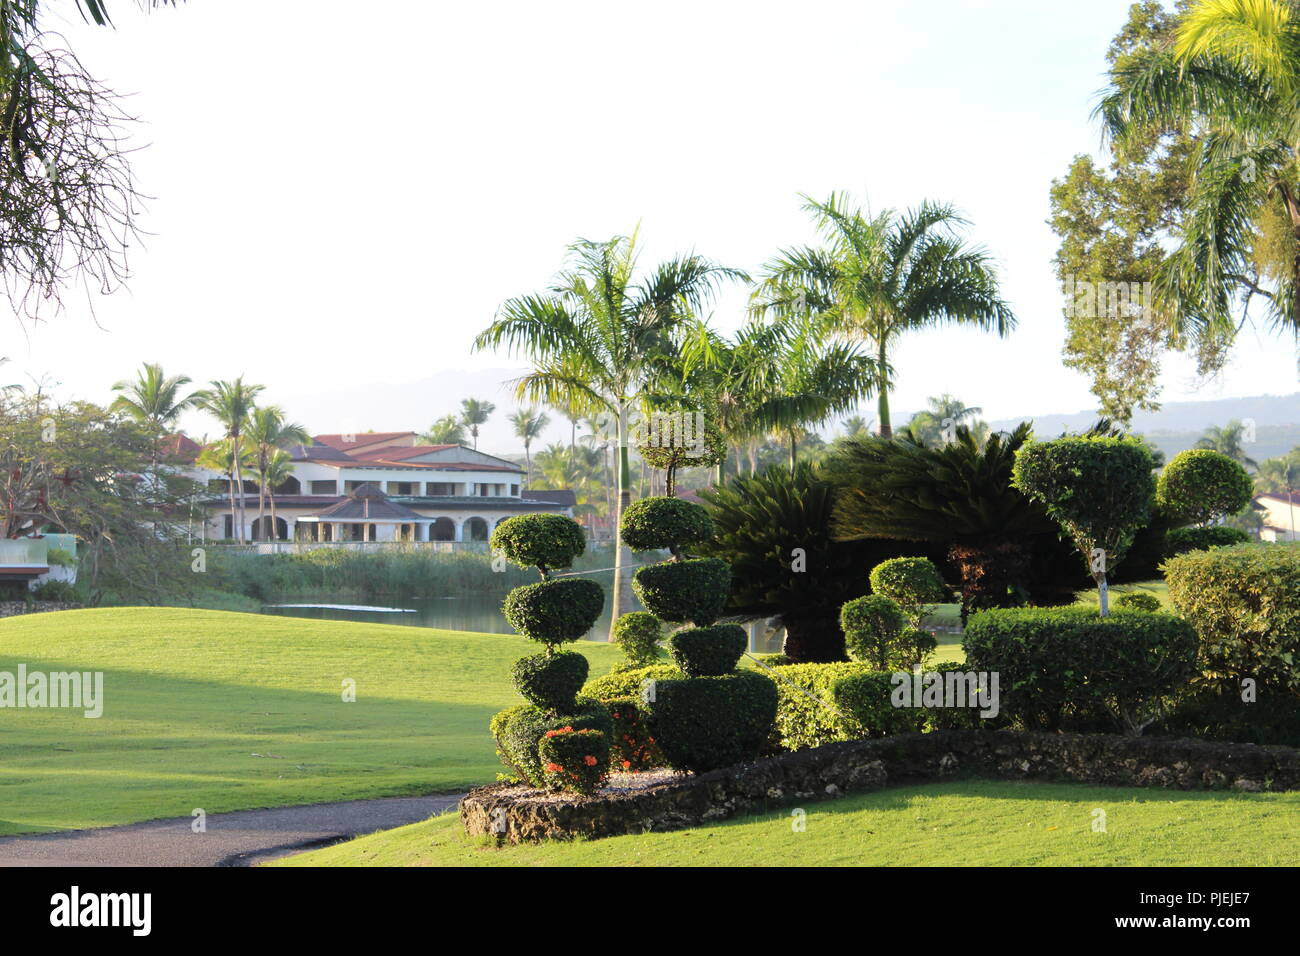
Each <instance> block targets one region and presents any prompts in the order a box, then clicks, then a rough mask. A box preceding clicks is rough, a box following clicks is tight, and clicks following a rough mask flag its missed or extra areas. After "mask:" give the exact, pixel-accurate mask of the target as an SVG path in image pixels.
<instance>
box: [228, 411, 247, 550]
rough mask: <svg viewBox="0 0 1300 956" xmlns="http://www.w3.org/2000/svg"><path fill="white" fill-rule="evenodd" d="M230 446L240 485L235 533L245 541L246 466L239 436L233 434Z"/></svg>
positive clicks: (236, 479) (240, 540) (236, 476)
mask: <svg viewBox="0 0 1300 956" xmlns="http://www.w3.org/2000/svg"><path fill="white" fill-rule="evenodd" d="M230 447H231V448H232V449H234V455H235V484H236V485H238V486H239V528H238V529H237V532H236V534H235V540H236V541H237V542H238V543H240V544H243V543H244V468H243V465H242V464H241V462H240V460H239V436H238V435H232V436H231V439H230Z"/></svg>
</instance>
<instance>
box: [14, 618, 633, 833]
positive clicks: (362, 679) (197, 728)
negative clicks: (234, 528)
mask: <svg viewBox="0 0 1300 956" xmlns="http://www.w3.org/2000/svg"><path fill="white" fill-rule="evenodd" d="M535 649H536V648H535V645H533V644H532V643H531V642H529V641H526V640H524V639H523V638H520V637H515V636H509V635H496V634H468V633H458V632H451V631H438V630H433V629H426V628H418V627H397V626H392V625H382V624H357V623H351V622H339V621H317V620H304V619H296V618H287V617H272V616H262V615H254V614H234V613H228V612H222V611H196V610H190V609H175V608H104V609H95V610H84V611H63V612H59V613H53V614H33V615H29V616H22V617H17V618H7V619H4V620H0V670H3V671H10V672H15V671H16V670H17V667H18V665H19V664H26V665H27V668H28V671H29V672H31V671H36V670H43V671H51V670H59V671H62V670H79V671H85V670H90V671H103V672H104V697H105V706H104V715H103V716H102V717H100V718H98V719H88V718H86V717H83V716H82V714H81V712H80V711H70V710H55V709H44V710H36V709H24V710H18V709H12V708H6V709H0V834H7V833H20V832H27V831H40V830H46V829H63V828H75V827H87V826H105V825H109V824H115V823H127V822H133V821H138V820H147V819H152V818H158V817H169V816H186V815H189V814H190V812H191V811H192V810H194V809H195V808H196V807H202V808H203V809H204V810H206V811H207V812H209V813H215V812H219V811H222V810H235V809H245V808H249V807H269V806H277V805H287V804H294V803H314V802H319V801H326V800H343V799H349V798H360V797H377V796H387V795H396V794H411V793H429V792H433V791H449V790H461V789H465V788H467V787H470V786H475V785H479V784H483V783H486V782H490V781H492V780H493V779H495V776H496V773H497V771H498V769H499V764H498V762H497V759H496V756H495V753H494V747H493V744H492V740H491V738H490V737H489V736H488V733H487V724H488V719H489V718H490V717H491V715H492V714H493V713H494V712H496V711H498V710H500V709H501V708H502V707H504V706H506V705H507V704H510V703H512V702H517V701H519V699H520V698H519V697H518V695H517V693H516V692H515V690H514V689H513V687H512V686H511V683H510V665H511V663H512V662H513V661H515V660H516V659H517V658H519V657H521V656H522V655H523V654H525V653H529V652H531V651H534V650H535ZM579 649H580V650H581V651H582V652H583V653H585V654H586V655H587V656H588V657H589V658H590V659H591V661H592V673H593V674H601V673H605V672H606V671H607V670H608V669H609V667H610V665H612V664H613V662H614V661H615V660H616V659H617V658H618V656H619V652H618V650H617V649H616V648H614V647H612V646H608V645H601V644H589V643H585V642H584V643H582V644H580V645H579ZM345 678H350V679H352V680H354V681H355V682H356V702H355V703H344V702H343V700H342V690H343V680H344V679H345Z"/></svg>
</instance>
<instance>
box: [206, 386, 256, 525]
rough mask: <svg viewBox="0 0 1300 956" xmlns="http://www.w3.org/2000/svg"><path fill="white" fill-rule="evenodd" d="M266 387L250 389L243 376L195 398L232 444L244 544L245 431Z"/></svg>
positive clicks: (236, 509)
mask: <svg viewBox="0 0 1300 956" xmlns="http://www.w3.org/2000/svg"><path fill="white" fill-rule="evenodd" d="M263 388H265V386H263V385H250V384H247V383H245V382H244V377H243V376H242V375H241V376H239V377H238V378H236V379H233V380H231V381H225V380H221V379H218V380H216V381H214V382H212V387H211V388H208V389H204V390H203V391H201V392H198V393H196V395H195V404H196V406H197V407H198V408H201V409H203V410H204V411H205V412H207V413H208V414H209V415H211V416H212V417H213V418H215V419H216V420H217V421H218V422H220V423H221V427H222V428H223V429H225V437H226V438H227V439H228V440H229V441H230V449H231V457H232V460H233V463H234V466H235V482H236V485H237V486H238V488H239V501H238V504H236V501H235V487H236V485H232V486H231V491H230V510H231V513H232V514H234V515H236V516H237V517H236V524H237V525H238V527H237V528H236V529H235V540H236V541H238V542H239V543H240V544H243V543H244V462H243V455H244V443H243V439H244V429H245V428H246V427H247V425H248V418H249V415H250V414H251V413H252V411H253V408H254V404H255V402H256V400H257V395H258V393H259V392H261V391H262V389H263Z"/></svg>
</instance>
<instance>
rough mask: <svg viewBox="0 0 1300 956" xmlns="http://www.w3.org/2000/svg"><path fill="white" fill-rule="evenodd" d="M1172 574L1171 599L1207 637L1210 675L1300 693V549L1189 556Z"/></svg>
mask: <svg viewBox="0 0 1300 956" xmlns="http://www.w3.org/2000/svg"><path fill="white" fill-rule="evenodd" d="M1164 572H1165V581H1166V582H1167V583H1168V585H1169V599H1170V600H1171V601H1172V602H1173V604H1174V607H1176V608H1177V609H1178V612H1179V613H1180V614H1182V616H1183V617H1185V618H1186V619H1187V620H1188V621H1189V622H1190V623H1191V626H1192V627H1194V628H1195V629H1196V633H1197V634H1198V635H1199V637H1200V650H1201V664H1202V667H1203V668H1204V669H1205V670H1206V671H1207V672H1209V673H1212V674H1218V675H1223V676H1226V677H1231V678H1233V679H1237V680H1239V679H1241V678H1246V677H1249V678H1253V679H1255V680H1256V681H1257V682H1258V683H1259V684H1260V685H1261V689H1263V688H1265V687H1271V688H1273V689H1275V690H1278V691H1283V690H1285V691H1290V692H1291V693H1297V692H1300V547H1294V546H1289V545H1282V544H1254V545H1241V546H1238V547H1233V548H1215V549H1214V550H1212V551H1189V552H1188V553H1186V554H1181V555H1179V556H1178V557H1175V558H1170V559H1169V560H1168V561H1166V562H1165V565H1164Z"/></svg>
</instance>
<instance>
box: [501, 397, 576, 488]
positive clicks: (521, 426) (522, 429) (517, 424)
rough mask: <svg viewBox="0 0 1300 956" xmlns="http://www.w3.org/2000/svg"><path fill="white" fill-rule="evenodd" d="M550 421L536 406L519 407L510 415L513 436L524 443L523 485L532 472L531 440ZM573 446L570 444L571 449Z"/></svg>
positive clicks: (538, 435) (526, 483) (537, 436)
mask: <svg viewBox="0 0 1300 956" xmlns="http://www.w3.org/2000/svg"><path fill="white" fill-rule="evenodd" d="M550 423H551V419H550V417H549V416H548V415H547V414H546V413H545V412H543V411H541V410H540V409H537V408H521V409H519V410H518V411H516V412H514V413H513V414H511V416H510V424H511V425H513V426H514V429H515V436H516V437H517V438H519V439H520V440H521V441H523V443H524V463H525V468H526V473H525V487H527V485H528V481H529V480H530V479H531V478H532V474H533V456H532V447H533V441H534V440H535V439H537V438H539V437H540V436H541V434H542V432H544V431H545V430H546V426H547V425H549V424H550ZM573 447H574V446H572V445H571V446H570V448H571V449H572V448H573Z"/></svg>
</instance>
